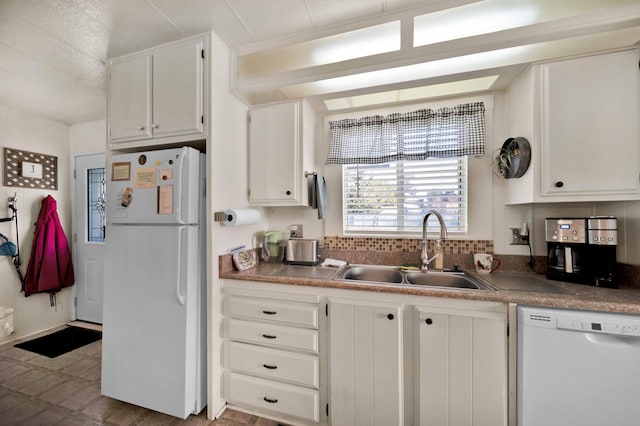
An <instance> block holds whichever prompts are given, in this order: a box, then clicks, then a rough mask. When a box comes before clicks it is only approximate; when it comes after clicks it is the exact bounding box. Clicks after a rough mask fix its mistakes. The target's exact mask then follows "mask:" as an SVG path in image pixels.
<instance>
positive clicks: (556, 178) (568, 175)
mask: <svg viewBox="0 0 640 426" xmlns="http://www.w3.org/2000/svg"><path fill="white" fill-rule="evenodd" d="M639 73H640V71H639V69H638V51H637V50H631V51H623V52H614V53H608V54H601V55H596V56H588V57H582V58H576V59H568V60H564V61H557V62H550V63H544V64H540V65H536V66H534V67H533V68H532V69H531V70H530V71H529V72H528V74H527V75H525V76H523V77H522V78H521V79H520V80H519V81H518V82H517V83H516V85H514V86H513V87H512V88H511V89H510V90H509V92H508V93H507V103H508V110H509V115H510V118H509V120H510V122H509V131H510V136H512V137H515V136H524V137H526V138H527V139H528V140H529V142H530V143H531V146H532V162H531V167H530V169H529V171H528V172H527V173H526V174H525V176H523V177H522V178H518V179H509V180H508V181H507V203H509V204H518V203H530V202H565V201H613V200H636V199H640V120H639V118H640V74H639ZM527 175H528V176H527Z"/></svg>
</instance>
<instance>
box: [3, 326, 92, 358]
mask: <svg viewBox="0 0 640 426" xmlns="http://www.w3.org/2000/svg"><path fill="white" fill-rule="evenodd" d="M101 338H102V333H101V332H100V331H94V330H87V329H85V328H79V327H67V328H65V329H63V330H60V331H56V332H55V333H51V334H47V335H46V336H42V337H38V338H36V339H33V340H29V341H27V342H22V343H18V344H16V345H14V346H15V347H16V348H20V349H24V350H26V351H30V352H35V353H37V354H40V355H44V356H48V357H49V358H55V357H57V356H60V355H62V354H65V353H67V352H70V351H72V350H74V349H78V348H81V347H83V346H85V345H88V344H89V343H93V342H95V341H97V340H100V339H101Z"/></svg>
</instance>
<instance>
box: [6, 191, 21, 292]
mask: <svg viewBox="0 0 640 426" xmlns="http://www.w3.org/2000/svg"><path fill="white" fill-rule="evenodd" d="M17 203H18V195H17V194H14V195H13V197H10V198H9V210H11V216H10V217H5V218H0V222H12V221H14V220H15V221H16V243H15V244H13V243H12V242H11V241H9V239H8V238H7V237H5V236H4V235H2V234H0V237H1V238H2V239H3V240H6V241H4V243H2V244H0V256H10V257H11V258H12V261H13V267H14V268H15V269H16V273H17V274H18V278H19V279H20V285H21V290H22V291H24V276H23V275H22V271H21V270H20V266H21V264H22V263H21V262H20V233H19V230H18V208H17V207H16V204H17Z"/></svg>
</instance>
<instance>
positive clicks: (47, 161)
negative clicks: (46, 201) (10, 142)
mask: <svg viewBox="0 0 640 426" xmlns="http://www.w3.org/2000/svg"><path fill="white" fill-rule="evenodd" d="M4 185H5V186H17V187H20V188H34V189H53V190H57V189H58V157H55V156H53V155H46V154H38V153H35V152H29V151H24V150H21V149H13V148H5V149H4Z"/></svg>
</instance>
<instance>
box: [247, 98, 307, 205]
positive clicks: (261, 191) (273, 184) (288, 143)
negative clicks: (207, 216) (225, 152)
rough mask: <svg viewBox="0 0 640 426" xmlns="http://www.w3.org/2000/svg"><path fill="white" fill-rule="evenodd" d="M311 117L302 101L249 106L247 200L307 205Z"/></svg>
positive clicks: (252, 202)
mask: <svg viewBox="0 0 640 426" xmlns="http://www.w3.org/2000/svg"><path fill="white" fill-rule="evenodd" d="M314 123H315V118H314V115H313V111H312V110H311V108H310V107H309V105H308V104H307V103H306V102H305V101H296V102H285V103H278V104H270V105H263V106H259V107H254V108H251V111H250V118H249V203H250V204H251V205H254V206H307V205H309V201H308V188H307V178H306V177H305V171H309V172H312V171H313V170H312V169H311V167H312V163H313V131H314Z"/></svg>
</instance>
